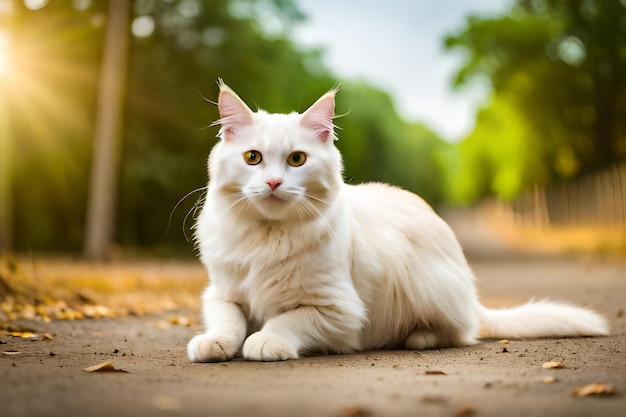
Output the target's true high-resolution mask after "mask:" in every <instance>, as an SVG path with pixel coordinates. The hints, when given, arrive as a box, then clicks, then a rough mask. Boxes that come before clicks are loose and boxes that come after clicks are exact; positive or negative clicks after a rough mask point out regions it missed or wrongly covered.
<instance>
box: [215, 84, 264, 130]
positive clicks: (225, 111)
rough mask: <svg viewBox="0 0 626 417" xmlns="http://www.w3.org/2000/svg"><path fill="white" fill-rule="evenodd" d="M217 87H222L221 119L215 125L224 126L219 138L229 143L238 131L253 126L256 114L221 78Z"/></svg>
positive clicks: (218, 103) (220, 99) (218, 101)
mask: <svg viewBox="0 0 626 417" xmlns="http://www.w3.org/2000/svg"><path fill="white" fill-rule="evenodd" d="M217 85H218V86H219V87H220V95H219V97H218V99H217V106H218V109H219V112H220V119H219V120H218V121H217V122H215V124H219V125H221V126H222V127H221V129H220V131H219V133H218V136H219V137H221V138H222V139H223V140H226V141H228V140H230V139H232V137H233V136H235V135H236V133H237V130H239V129H241V128H242V127H245V126H248V125H250V124H252V122H253V120H254V112H253V111H252V110H250V108H249V107H248V106H247V105H246V103H244V102H243V100H242V99H240V98H239V96H238V95H237V94H236V93H235V92H234V91H233V90H232V89H231V88H230V87H229V86H227V85H226V83H224V81H223V80H222V79H221V78H220V79H218V81H217Z"/></svg>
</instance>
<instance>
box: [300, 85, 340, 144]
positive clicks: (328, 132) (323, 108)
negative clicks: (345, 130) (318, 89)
mask: <svg viewBox="0 0 626 417" xmlns="http://www.w3.org/2000/svg"><path fill="white" fill-rule="evenodd" d="M336 93H337V89H336V88H335V89H333V90H331V91H329V92H328V93H326V94H324V95H323V96H322V97H320V98H319V99H318V100H317V101H316V102H315V103H313V105H312V106H311V107H309V108H308V109H307V110H306V111H305V112H304V113H303V114H302V122H301V123H302V125H303V126H304V127H306V128H308V129H311V130H312V131H314V132H315V135H316V136H317V137H318V138H319V139H320V140H321V141H322V142H326V141H328V140H329V139H334V136H335V132H334V127H335V125H334V124H333V116H334V115H335V94H336Z"/></svg>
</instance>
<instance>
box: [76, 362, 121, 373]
mask: <svg viewBox="0 0 626 417" xmlns="http://www.w3.org/2000/svg"><path fill="white" fill-rule="evenodd" d="M84 371H85V372H127V371H125V370H123V369H117V368H115V366H113V363H112V362H102V363H99V364H97V365H93V366H89V367H87V368H85V369H84Z"/></svg>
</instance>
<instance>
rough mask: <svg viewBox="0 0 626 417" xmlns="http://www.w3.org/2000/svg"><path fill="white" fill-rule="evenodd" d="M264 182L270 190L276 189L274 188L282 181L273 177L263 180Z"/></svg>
mask: <svg viewBox="0 0 626 417" xmlns="http://www.w3.org/2000/svg"><path fill="white" fill-rule="evenodd" d="M265 183H266V184H267V185H269V186H270V190H272V191H276V189H277V188H278V187H280V184H282V183H283V182H282V181H281V180H278V179H273V180H267V181H265Z"/></svg>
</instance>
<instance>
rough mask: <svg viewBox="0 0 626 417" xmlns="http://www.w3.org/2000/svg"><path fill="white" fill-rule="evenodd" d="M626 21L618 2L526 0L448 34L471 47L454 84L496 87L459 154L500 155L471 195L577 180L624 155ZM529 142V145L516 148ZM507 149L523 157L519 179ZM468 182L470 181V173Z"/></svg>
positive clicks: (510, 193) (452, 43)
mask: <svg viewBox="0 0 626 417" xmlns="http://www.w3.org/2000/svg"><path fill="white" fill-rule="evenodd" d="M624 21H626V5H625V4H624V2H623V1H620V0H532V1H531V0H519V1H518V2H517V3H516V4H515V5H514V6H513V8H512V10H511V11H510V13H509V14H508V15H507V16H504V17H499V18H489V19H481V18H477V17H472V18H469V19H468V21H467V24H466V27H465V28H464V29H462V30H461V31H459V32H458V33H457V34H455V35H453V36H449V37H448V38H447V39H446V46H447V47H448V48H450V49H454V48H460V49H463V50H464V51H466V52H467V53H468V55H467V57H468V58H467V60H466V63H465V65H464V66H463V67H462V68H461V69H460V71H459V72H458V75H457V78H456V84H457V85H463V84H465V83H467V82H469V81H470V80H472V79H473V78H475V77H477V76H478V77H483V78H484V77H486V78H487V79H488V80H489V81H490V83H491V86H492V89H493V94H492V101H491V103H490V104H489V105H488V107H486V108H484V109H483V110H481V112H480V114H479V115H478V118H477V124H476V131H475V132H474V133H472V134H471V135H470V137H469V138H468V139H467V140H468V141H470V142H473V143H472V144H471V145H470V144H468V145H461V153H462V155H461V157H462V158H478V157H477V155H479V154H480V155H483V156H482V157H484V156H485V155H488V154H494V152H497V153H498V154H497V156H496V158H495V159H494V158H491V159H489V158H487V160H490V161H491V163H490V165H488V168H487V170H488V173H487V176H488V177H489V180H488V181H485V180H484V178H480V176H479V177H478V178H477V180H476V183H475V190H474V191H472V192H471V193H469V194H467V195H466V197H465V198H464V200H466V201H471V200H474V199H476V198H478V197H480V196H482V195H484V193H485V192H486V191H487V190H489V191H490V192H494V193H496V194H497V195H499V196H501V197H504V198H512V197H514V196H516V195H517V194H518V193H519V192H520V191H522V190H524V189H525V188H528V187H529V186H531V185H534V184H546V183H548V182H550V181H555V180H559V179H570V178H573V177H575V176H577V175H580V174H581V173H584V172H586V171H590V170H593V169H596V168H598V167H601V166H605V165H608V164H612V163H615V162H617V161H619V160H621V159H623V158H624V156H626V118H624V117H620V116H619V115H623V114H626V98H625V97H626V83H625V78H624V76H625V74H626V55H624V53H623V51H624V50H625V49H626V25H624V23H623V22H624ZM487 113H493V114H492V115H490V116H488V115H487ZM507 114H508V116H507ZM496 119H497V120H500V123H498V125H497V126H496V125H493V123H492V122H493V121H494V120H496ZM490 123H491V125H489V124H490ZM512 125H514V126H517V128H516V129H517V130H516V131H513V130H512V128H511V126H512ZM496 138H497V139H496ZM496 140H497V142H498V143H499V144H500V146H494V145H495V143H496ZM509 145H510V146H509ZM522 145H523V146H524V149H525V151H524V152H518V151H517V150H516V149H517V148H516V147H519V146H522ZM490 148H492V149H490ZM470 149H471V150H470ZM479 149H480V150H479ZM495 149H499V150H498V151H496V150H495ZM508 153H514V154H515V155H516V157H515V158H513V159H516V158H521V159H523V161H521V162H519V161H515V164H514V165H515V166H516V168H515V170H517V172H516V173H515V174H514V176H515V177H517V178H518V179H516V180H513V179H512V178H513V174H512V172H513V171H512V170H509V171H510V173H509V174H506V175H505V174H502V169H505V168H504V167H503V165H502V164H501V163H498V161H503V160H511V157H510V155H507V154H508ZM472 155H473V156H472ZM477 163H478V162H467V163H466V164H477ZM459 172H461V171H459ZM459 175H460V174H459ZM464 175H465V174H464ZM498 175H500V176H501V177H502V178H509V179H508V180H502V181H500V180H497V179H496V176H498ZM463 181H465V182H466V183H468V187H470V188H471V187H472V186H471V182H472V180H471V179H467V178H464V179H463ZM485 182H490V183H491V185H489V186H485ZM496 183H498V184H509V185H504V186H500V185H495V184H496ZM502 187H504V188H502Z"/></svg>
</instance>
